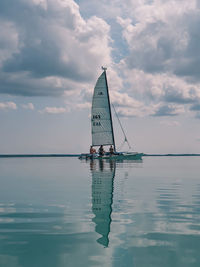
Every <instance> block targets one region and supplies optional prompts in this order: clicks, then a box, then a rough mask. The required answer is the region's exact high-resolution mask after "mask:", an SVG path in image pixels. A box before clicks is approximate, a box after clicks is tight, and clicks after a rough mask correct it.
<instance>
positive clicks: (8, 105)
mask: <svg viewBox="0 0 200 267" xmlns="http://www.w3.org/2000/svg"><path fill="white" fill-rule="evenodd" d="M8 109H17V105H16V104H15V103H14V102H0V110H8Z"/></svg>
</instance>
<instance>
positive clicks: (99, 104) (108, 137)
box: [91, 69, 115, 146]
mask: <svg viewBox="0 0 200 267" xmlns="http://www.w3.org/2000/svg"><path fill="white" fill-rule="evenodd" d="M91 125H92V127H91V128H92V145H93V146H99V145H114V146H115V144H114V135H113V127H112V117H111V110H110V101H109V94H108V85H107V78H106V70H105V69H104V72H103V73H102V74H101V76H100V77H99V78H98V80H97V83H96V85H95V88H94V94H93V99H92V114H91Z"/></svg>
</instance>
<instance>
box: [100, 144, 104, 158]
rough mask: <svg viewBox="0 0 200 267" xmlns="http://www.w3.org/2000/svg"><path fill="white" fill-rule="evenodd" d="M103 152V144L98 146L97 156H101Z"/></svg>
mask: <svg viewBox="0 0 200 267" xmlns="http://www.w3.org/2000/svg"><path fill="white" fill-rule="evenodd" d="M104 153H105V151H104V149H103V145H101V146H100V148H99V156H103V155H104Z"/></svg>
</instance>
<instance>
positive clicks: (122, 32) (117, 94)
mask: <svg viewBox="0 0 200 267" xmlns="http://www.w3.org/2000/svg"><path fill="white" fill-rule="evenodd" d="M199 8H200V6H199V2H198V1H196V0H191V1H188V0H182V1H174V0H167V1H160V0H152V1H147V0H134V1H133V0H127V1H123V2H122V1H119V0H113V1H110V2H108V1H105V0H102V1H98V0H93V1H92V2H91V1H88V0H85V1H77V3H76V2H75V1H74V0H30V1H24V0H18V1H15V0H10V1H9V2H8V1H7V0H2V1H1V3H0V16H1V19H0V22H1V23H0V33H1V36H3V38H2V39H1V40H0V80H1V86H0V93H4V94H10V95H23V96H25V95H26V96H49V95H51V96H60V95H63V96H64V97H65V103H66V105H67V107H68V108H70V109H72V108H74V106H76V107H78V108H88V107H89V106H90V104H91V97H92V89H93V88H94V84H95V79H96V78H97V76H98V73H99V72H98V70H99V67H100V66H101V65H106V66H108V67H109V69H108V82H109V86H110V87H109V88H110V93H111V99H112V101H113V103H114V104H115V105H116V108H117V111H118V112H119V114H120V115H121V116H169V117H171V116H178V115H179V114H183V113H184V112H185V113H186V112H188V113H190V114H191V115H195V116H196V117H198V112H199V103H200V89H199V88H200V78H199V77H200V76H199V73H198V70H199V67H200V51H199V50H200V43H199V42H200V41H199V40H200V33H199V22H200V9H199ZM21 10H25V11H24V12H21ZM121 36H122V37H121ZM64 109H65V108H64ZM45 112H48V111H45ZM56 112H57V111H56V109H55V110H54V113H56ZM60 112H64V110H62V109H61V110H60ZM49 113H50V112H49ZM52 113H53V112H52ZM58 113H59V111H58Z"/></svg>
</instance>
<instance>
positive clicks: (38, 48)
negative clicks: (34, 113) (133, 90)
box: [0, 0, 112, 95]
mask: <svg viewBox="0 0 200 267" xmlns="http://www.w3.org/2000/svg"><path fill="white" fill-rule="evenodd" d="M22 10H25V12H21V11H22ZM0 15H1V18H2V19H1V20H2V21H1V23H3V24H1V25H2V26H1V27H0V34H1V35H2V34H3V37H4V43H3V44H2V43H0V66H1V74H0V75H1V76H0V77H1V81H2V85H1V86H0V92H1V93H9V94H14V95H17V94H20V95H58V94H60V95H61V94H62V93H63V91H64V89H65V90H68V89H69V88H70V83H71V81H72V82H74V83H76V85H77V86H78V85H80V84H83V83H84V82H88V81H92V80H93V79H94V74H95V71H94V70H95V69H98V68H99V66H101V65H102V64H107V65H109V64H111V62H112V60H111V55H110V54H111V50H112V49H111V46H110V42H111V38H110V36H109V31H110V27H109V25H108V24H107V23H106V22H105V21H104V20H103V19H101V18H98V17H95V16H93V17H91V18H89V19H87V20H84V19H83V18H82V16H81V14H80V11H79V6H78V5H77V4H76V3H75V2H74V1H73V0H63V1H61V0H46V1H38V0H37V1H36V0H30V1H28V2H27V1H23V0H19V1H17V2H16V1H15V0H10V1H9V3H8V1H6V0H2V1H1V3H0ZM22 77H23V79H21V78H22ZM48 79H52V83H51V86H50V87H49V86H48V85H49V84H48V83H49V81H48ZM55 79H61V80H62V81H64V83H65V88H63V87H59V88H56V86H55V84H54V83H53V82H54V80H55ZM68 84H69V85H68ZM54 90H55V91H56V92H54Z"/></svg>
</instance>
